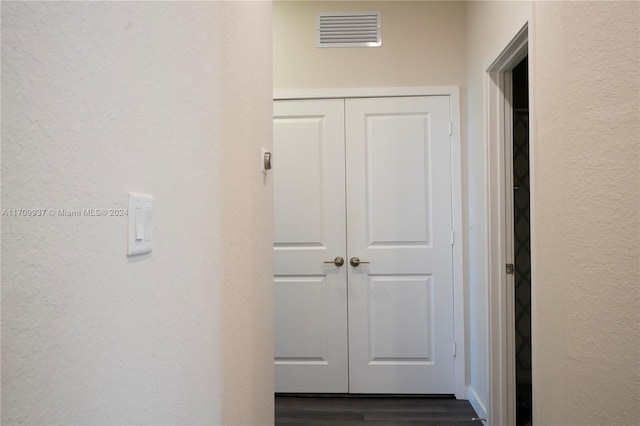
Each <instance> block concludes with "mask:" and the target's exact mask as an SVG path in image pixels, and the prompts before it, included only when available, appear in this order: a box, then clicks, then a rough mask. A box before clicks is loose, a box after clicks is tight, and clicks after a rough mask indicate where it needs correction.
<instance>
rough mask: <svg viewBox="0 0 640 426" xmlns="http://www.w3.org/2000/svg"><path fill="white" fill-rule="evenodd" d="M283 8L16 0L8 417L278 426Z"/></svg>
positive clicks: (10, 116)
mask: <svg viewBox="0 0 640 426" xmlns="http://www.w3.org/2000/svg"><path fill="white" fill-rule="evenodd" d="M271 93H272V79H271V5H270V4H269V3H262V2H261V3H241V4H237V3H222V2H220V3H218V2H188V3H182V2H177V3H176V2H173V3H162V2H151V3H149V2H95V3H94V2H71V3H68V2H67V3H64V2H62V3H61V2H49V3H47V2H43V3H27V2H15V3H11V2H6V3H3V4H2V208H4V209H12V208H46V209H77V208H92V209H96V208H112V207H113V208H126V206H127V192H128V191H138V192H146V193H150V194H152V195H153V197H154V225H155V229H154V242H153V244H154V247H153V252H152V253H151V254H150V255H146V256H138V257H133V258H127V257H126V255H125V250H126V229H127V226H126V223H127V222H126V219H125V218H117V217H56V216H49V215H48V214H47V215H46V216H44V217H38V218H25V217H3V218H2V424H11V425H17V424H83V425H90V424H111V425H118V424H209V425H211V424H238V425H240V424H247V425H248V424H252V425H254V424H256V425H257V424H264V425H266V424H272V423H273V377H272V374H273V359H272V356H273V331H272V323H273V316H272V315H273V313H272V310H273V305H272V290H271V289H272V278H271V277H272V265H271V240H272V230H271V182H270V178H269V177H267V179H266V180H263V175H262V173H261V172H260V170H259V163H258V155H259V153H260V146H265V147H266V148H269V145H270V140H271V132H272V131H271Z"/></svg>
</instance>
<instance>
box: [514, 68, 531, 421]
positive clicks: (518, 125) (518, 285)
mask: <svg viewBox="0 0 640 426" xmlns="http://www.w3.org/2000/svg"><path fill="white" fill-rule="evenodd" d="M527 68H528V61H527V58H525V59H523V60H522V62H520V63H519V64H518V65H517V66H516V67H515V68H514V69H513V72H512V80H513V85H512V87H513V94H512V95H513V96H512V100H513V103H512V106H513V186H514V188H513V219H514V220H513V228H514V229H513V235H514V245H513V249H514V266H515V291H514V295H515V304H514V305H515V312H514V314H515V355H516V359H515V367H516V425H517V426H526V425H530V424H531V423H532V415H531V394H532V392H531V238H530V237H531V227H530V202H529V200H530V191H529V76H528V72H527Z"/></svg>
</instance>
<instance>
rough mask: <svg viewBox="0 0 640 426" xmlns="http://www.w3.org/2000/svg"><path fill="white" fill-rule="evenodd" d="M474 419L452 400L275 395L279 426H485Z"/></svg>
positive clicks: (466, 405) (468, 408) (467, 407)
mask: <svg viewBox="0 0 640 426" xmlns="http://www.w3.org/2000/svg"><path fill="white" fill-rule="evenodd" d="M474 417H478V416H477V414H476V412H475V411H474V410H473V407H471V404H469V401H462V400H456V399H453V398H440V397H401V396H388V397H379V396H375V397H374V396H351V395H349V396H328V395H315V396H306V395H305V396H302V395H276V420H275V424H276V426H281V425H282V426H284V425H296V426H320V425H322V426H342V425H344V426H360V425H363V426H373V425H375V426H383V425H384V426H395V425H397V426H413V425H425V426H428V425H434V426H435V425H438V426H449V425H451V426H453V425H458V426H463V425H464V426H467V425H469V426H471V425H477V426H482V424H483V423H482V422H481V421H479V420H476V421H474V420H472V419H473V418H474Z"/></svg>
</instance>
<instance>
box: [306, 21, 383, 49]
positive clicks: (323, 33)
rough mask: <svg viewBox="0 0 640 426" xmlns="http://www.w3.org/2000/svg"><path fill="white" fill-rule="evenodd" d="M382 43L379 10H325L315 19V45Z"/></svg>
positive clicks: (334, 45) (370, 45)
mask: <svg viewBox="0 0 640 426" xmlns="http://www.w3.org/2000/svg"><path fill="white" fill-rule="evenodd" d="M381 45H382V36H381V23H380V12H326V13H319V14H318V20H317V38H316V46H317V47H378V46H381Z"/></svg>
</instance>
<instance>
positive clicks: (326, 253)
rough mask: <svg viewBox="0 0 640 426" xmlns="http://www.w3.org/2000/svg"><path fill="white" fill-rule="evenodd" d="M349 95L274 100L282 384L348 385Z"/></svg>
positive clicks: (336, 388)
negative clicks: (346, 137)
mask: <svg viewBox="0 0 640 426" xmlns="http://www.w3.org/2000/svg"><path fill="white" fill-rule="evenodd" d="M343 118H344V102H343V101H342V100H311V101H287V102H274V121H273V133H274V143H273V157H274V173H273V178H274V185H273V186H274V275H275V276H274V287H275V369H276V371H275V377H276V380H275V387H276V391H277V392H348V367H347V329H346V323H347V287H346V265H344V266H341V267H338V266H336V265H334V264H333V263H324V262H326V261H331V260H333V259H334V258H335V257H338V256H340V257H343V258H344V257H345V256H346V241H345V233H346V223H345V215H344V211H345V186H344V179H345V176H344V119H343Z"/></svg>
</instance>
